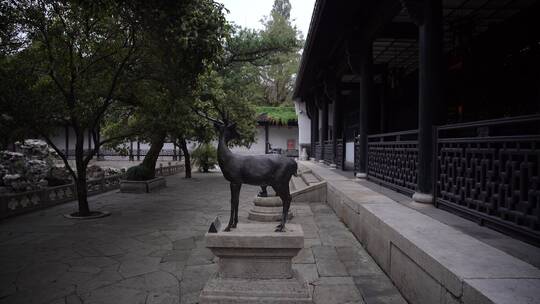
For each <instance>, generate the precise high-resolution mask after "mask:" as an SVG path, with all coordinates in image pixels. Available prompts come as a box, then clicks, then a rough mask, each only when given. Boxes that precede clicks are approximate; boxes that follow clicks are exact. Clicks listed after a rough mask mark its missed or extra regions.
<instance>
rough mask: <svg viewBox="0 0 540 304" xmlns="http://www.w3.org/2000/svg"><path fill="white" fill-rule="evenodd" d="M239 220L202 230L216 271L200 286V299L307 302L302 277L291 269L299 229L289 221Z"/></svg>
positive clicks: (301, 242)
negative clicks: (279, 226)
mask: <svg viewBox="0 0 540 304" xmlns="http://www.w3.org/2000/svg"><path fill="white" fill-rule="evenodd" d="M275 226H276V225H274V224H267V223H264V224H242V223H240V224H238V227H237V228H236V229H232V230H231V231H230V232H223V231H222V230H221V229H218V230H217V231H218V232H217V233H210V232H209V233H207V234H206V236H205V238H206V247H208V248H209V249H210V250H211V251H212V252H213V253H214V254H215V255H216V256H218V257H219V262H218V272H217V273H216V274H215V275H213V276H212V277H210V279H209V280H208V282H206V285H205V287H204V289H203V290H202V291H201V294H200V298H199V303H201V304H209V303H231V304H232V303H268V304H270V303H280V304H285V303H312V298H311V294H310V292H309V288H308V285H307V283H306V281H305V280H304V279H303V278H302V277H301V276H300V274H299V273H298V272H296V271H295V270H293V269H292V259H293V257H295V256H296V255H297V254H298V252H299V251H300V249H302V248H303V247H304V232H303V231H302V227H301V226H300V225H296V224H288V225H287V226H286V231H285V232H274V229H275Z"/></svg>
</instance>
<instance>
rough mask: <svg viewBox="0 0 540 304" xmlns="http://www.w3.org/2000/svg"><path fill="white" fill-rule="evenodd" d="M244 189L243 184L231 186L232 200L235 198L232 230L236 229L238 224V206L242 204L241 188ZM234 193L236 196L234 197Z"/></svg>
mask: <svg viewBox="0 0 540 304" xmlns="http://www.w3.org/2000/svg"><path fill="white" fill-rule="evenodd" d="M241 187H242V184H231V199H233V198H234V201H232V203H234V221H233V224H232V226H231V228H236V224H238V205H239V204H240V188H241ZM232 193H234V195H232Z"/></svg>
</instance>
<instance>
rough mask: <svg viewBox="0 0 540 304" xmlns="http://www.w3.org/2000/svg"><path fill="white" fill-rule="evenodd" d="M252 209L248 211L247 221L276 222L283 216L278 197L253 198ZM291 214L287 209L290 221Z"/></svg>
mask: <svg viewBox="0 0 540 304" xmlns="http://www.w3.org/2000/svg"><path fill="white" fill-rule="evenodd" d="M253 204H254V206H253V208H251V210H249V213H248V219H250V220H252V221H257V222H276V221H280V220H281V216H282V214H283V202H282V201H281V199H280V198H279V196H268V197H259V196H257V197H255V199H254V200H253ZM292 217H293V213H292V211H291V209H290V208H289V217H288V219H291V218H292Z"/></svg>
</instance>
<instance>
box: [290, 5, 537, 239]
mask: <svg viewBox="0 0 540 304" xmlns="http://www.w3.org/2000/svg"><path fill="white" fill-rule="evenodd" d="M538 16H540V3H539V1H531V0H523V1H522V0H516V1H495V0H482V1H481V0H458V1H453V0H452V1H451V0H401V1H398V0H382V1H376V0H366V1H329V0H326V1H325V0H318V1H316V4H315V9H314V13H313V17H312V21H311V25H310V31H309V34H308V37H307V41H306V46H305V49H304V52H303V57H302V62H301V66H300V70H299V73H298V76H297V82H296V86H295V92H294V97H295V99H296V102H297V104H298V105H297V107H298V108H303V109H305V111H306V114H307V115H308V118H309V122H310V123H309V126H307V124H305V123H304V124H300V127H301V128H306V127H309V133H310V151H309V153H310V156H311V157H313V158H314V159H316V160H320V161H323V162H325V163H327V164H329V165H335V166H336V167H337V168H339V169H342V170H347V169H349V170H353V172H354V173H355V175H356V176H357V177H358V178H367V179H368V180H371V181H373V182H376V183H379V184H381V185H384V186H386V187H389V188H391V189H393V190H396V191H399V192H403V193H405V194H408V195H411V196H412V197H413V199H414V200H415V201H418V202H422V203H431V204H435V205H436V206H437V207H439V208H443V209H446V210H449V211H452V212H455V213H457V214H460V215H462V216H464V217H467V218H470V219H473V220H475V221H478V222H479V223H482V224H484V225H487V226H491V227H493V228H495V229H498V230H501V231H504V232H505V233H508V234H511V235H514V236H516V237H518V238H521V239H524V240H526V241H528V242H531V243H533V244H536V245H540V114H539V113H540V72H539V71H540V18H538ZM302 132H303V131H302V130H301V131H300V133H302ZM306 133H307V132H306Z"/></svg>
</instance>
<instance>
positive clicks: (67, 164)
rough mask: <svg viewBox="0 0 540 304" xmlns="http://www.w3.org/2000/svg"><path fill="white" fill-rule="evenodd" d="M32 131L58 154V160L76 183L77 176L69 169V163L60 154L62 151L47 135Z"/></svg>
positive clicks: (37, 130)
mask: <svg viewBox="0 0 540 304" xmlns="http://www.w3.org/2000/svg"><path fill="white" fill-rule="evenodd" d="M34 131H35V132H37V133H38V134H39V135H40V136H41V137H43V139H45V141H46V142H47V144H48V145H49V146H51V147H52V148H53V149H54V151H55V152H56V153H57V154H58V156H60V158H61V159H62V161H63V162H64V165H65V166H66V168H67V169H68V171H69V173H70V174H71V176H72V177H73V180H74V181H77V179H78V177H77V174H76V173H75V171H73V169H72V168H71V165H70V164H69V161H68V159H67V157H66V155H65V154H64V153H62V151H61V150H60V149H59V148H58V147H57V146H56V145H55V144H54V143H53V142H52V140H51V138H50V137H49V136H48V135H47V134H45V133H44V132H41V131H40V130H39V129H36V128H34Z"/></svg>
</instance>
